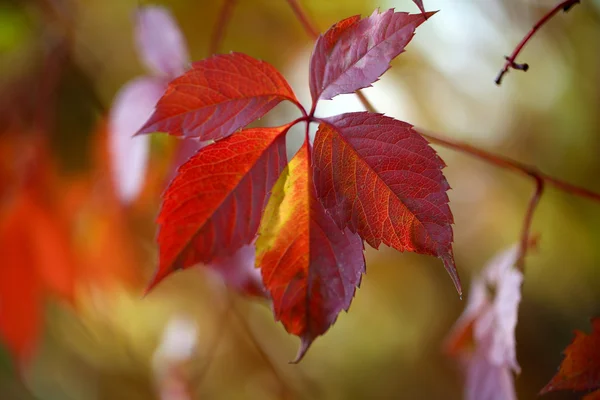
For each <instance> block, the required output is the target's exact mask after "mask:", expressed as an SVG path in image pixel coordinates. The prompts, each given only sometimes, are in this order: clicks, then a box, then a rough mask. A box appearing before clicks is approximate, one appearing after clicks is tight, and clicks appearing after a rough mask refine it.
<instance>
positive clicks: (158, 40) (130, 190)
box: [109, 6, 189, 204]
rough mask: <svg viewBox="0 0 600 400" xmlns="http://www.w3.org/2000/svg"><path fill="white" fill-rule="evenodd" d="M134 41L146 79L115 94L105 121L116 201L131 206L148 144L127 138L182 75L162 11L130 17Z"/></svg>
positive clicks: (183, 51) (183, 60)
mask: <svg viewBox="0 0 600 400" xmlns="http://www.w3.org/2000/svg"><path fill="white" fill-rule="evenodd" d="M135 41H136V49H137V50H138V53H139V57H140V59H141V61H142V62H143V63H144V64H145V65H146V67H147V68H148V70H149V71H150V74H148V75H145V76H141V77H138V78H135V79H133V80H132V81H130V82H128V83H127V84H126V85H125V86H123V87H122V88H121V90H120V91H119V92H118V93H117V95H116V97H115V100H114V102H113V105H112V108H111V111H110V116H109V133H110V134H109V149H110V153H109V155H110V160H111V171H110V172H111V175H112V177H113V182H114V184H115V187H116V189H117V193H118V195H119V198H120V199H121V201H122V202H123V203H125V204H129V203H131V202H132V201H133V200H135V198H136V197H137V196H138V195H139V193H140V190H141V188H142V186H143V183H144V180H145V177H146V168H147V164H148V159H149V152H150V142H149V138H148V137H145V136H136V137H133V135H134V134H135V133H136V132H137V131H138V130H139V129H140V128H141V127H142V126H143V125H144V123H145V122H146V121H147V120H148V118H149V117H150V116H151V115H152V112H153V110H154V106H155V105H156V102H157V101H158V100H159V99H160V97H161V96H162V95H163V93H164V92H165V90H166V89H167V85H168V83H169V81H170V80H172V79H174V78H176V77H177V76H179V75H180V74H182V73H183V72H184V71H185V69H187V67H188V64H189V55H188V51H187V45H186V43H185V39H184V38H183V35H182V34H181V31H180V30H179V27H178V26H177V22H176V21H175V19H174V18H173V16H172V15H171V13H170V12H169V11H168V10H167V9H166V8H164V7H158V6H147V7H140V8H139V9H138V10H137V12H136V14H135Z"/></svg>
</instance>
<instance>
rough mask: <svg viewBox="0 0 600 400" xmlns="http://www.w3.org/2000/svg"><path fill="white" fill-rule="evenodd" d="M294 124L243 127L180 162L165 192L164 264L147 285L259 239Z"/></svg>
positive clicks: (162, 214)
mask: <svg viewBox="0 0 600 400" xmlns="http://www.w3.org/2000/svg"><path fill="white" fill-rule="evenodd" d="M289 126H290V125H286V126H281V127H277V128H256V129H248V130H244V131H241V132H238V133H236V134H235V135H232V136H230V137H228V138H227V139H224V140H222V141H219V142H217V143H215V144H213V145H210V146H208V147H205V148H202V149H200V150H199V151H198V153H197V154H196V155H195V156H193V157H192V158H190V159H189V160H188V161H187V162H186V163H185V164H183V165H182V166H181V167H180V168H179V172H178V175H177V176H176V177H175V179H173V181H172V182H171V184H170V185H169V187H168V188H167V190H166V191H165V193H164V195H163V203H162V207H161V210H160V214H159V216H158V223H159V224H160V228H159V231H158V239H157V240H158V245H159V250H160V256H159V267H158V272H157V273H156V275H155V277H154V279H153V281H152V282H151V284H150V286H149V288H148V290H150V289H151V288H152V287H153V286H155V285H156V284H157V283H158V282H160V281H161V280H162V279H163V278H165V277H166V276H167V275H168V274H169V273H170V272H171V271H173V270H175V269H178V268H187V267H190V266H192V265H194V264H198V263H203V264H209V263H211V262H212V261H213V260H214V259H215V258H216V257H222V256H228V255H233V253H234V252H236V251H237V250H238V249H239V248H241V247H242V246H244V245H247V244H250V243H251V242H252V241H253V240H254V237H255V235H256V231H257V229H258V225H259V222H260V218H261V213H262V210H263V209H264V207H265V205H266V203H267V200H268V197H269V192H270V190H271V187H272V186H273V184H274V183H275V181H276V180H277V177H278V176H279V174H280V173H281V171H282V170H283V168H284V167H285V164H286V162H287V160H286V156H285V132H287V130H288V129H289Z"/></svg>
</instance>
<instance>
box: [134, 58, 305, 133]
mask: <svg viewBox="0 0 600 400" xmlns="http://www.w3.org/2000/svg"><path fill="white" fill-rule="evenodd" d="M283 100H290V101H292V102H295V103H297V100H296V97H295V96H294V93H293V92H292V89H291V88H290V86H289V85H288V83H287V82H286V80H285V78H284V77H283V76H282V75H281V74H280V73H279V72H278V71H277V70H276V69H275V68H274V67H272V66H271V65H269V64H267V63H266V62H263V61H259V60H256V59H254V58H252V57H250V56H247V55H245V54H241V53H231V54H225V55H223V54H221V55H215V56H212V57H210V58H207V59H206V60H203V61H198V62H195V63H193V64H192V69H190V70H188V71H187V72H186V73H185V74H183V75H182V76H180V77H179V78H176V79H175V80H173V81H171V82H170V83H169V86H168V88H167V91H166V92H165V94H164V95H163V97H162V98H161V99H160V100H159V101H158V104H157V105H156V110H155V111H154V114H152V116H151V117H150V119H149V120H148V122H147V123H146V124H145V125H144V126H143V127H142V129H141V130H140V132H139V133H152V132H157V131H160V132H168V133H169V134H171V135H175V136H185V137H196V138H198V139H199V140H202V141H205V140H211V139H215V140H216V139H220V138H223V137H226V136H228V135H230V134H232V133H233V132H235V131H236V130H238V129H240V128H243V127H244V126H246V125H248V124H249V123H250V122H252V121H254V120H255V119H257V118H260V117H261V116H263V115H264V114H266V113H267V112H268V111H269V110H270V109H272V108H273V107H275V106H276V105H277V104H279V103H280V102H281V101H283Z"/></svg>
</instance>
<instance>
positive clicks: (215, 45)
mask: <svg viewBox="0 0 600 400" xmlns="http://www.w3.org/2000/svg"><path fill="white" fill-rule="evenodd" d="M235 1H236V0H223V5H222V6H221V9H220V10H219V17H218V18H217V22H216V24H215V27H214V29H213V32H212V35H211V36H210V43H209V45H208V54H209V56H210V55H213V54H215V53H217V52H218V51H219V47H220V46H221V43H222V42H223V37H224V36H225V31H226V28H227V26H228V24H229V20H230V19H231V15H232V14H233V9H234V7H235Z"/></svg>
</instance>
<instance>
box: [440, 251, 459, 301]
mask: <svg viewBox="0 0 600 400" xmlns="http://www.w3.org/2000/svg"><path fill="white" fill-rule="evenodd" d="M440 258H441V259H442V261H443V262H444V267H445V268H446V271H448V274H449V275H450V279H452V283H454V287H455V288H456V291H457V292H458V296H459V297H460V299H461V300H462V295H463V291H462V284H461V283H460V276H458V271H457V269H456V265H455V263H454V256H453V255H452V251H450V252H449V253H447V254H444V255H442V256H441V257H440Z"/></svg>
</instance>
